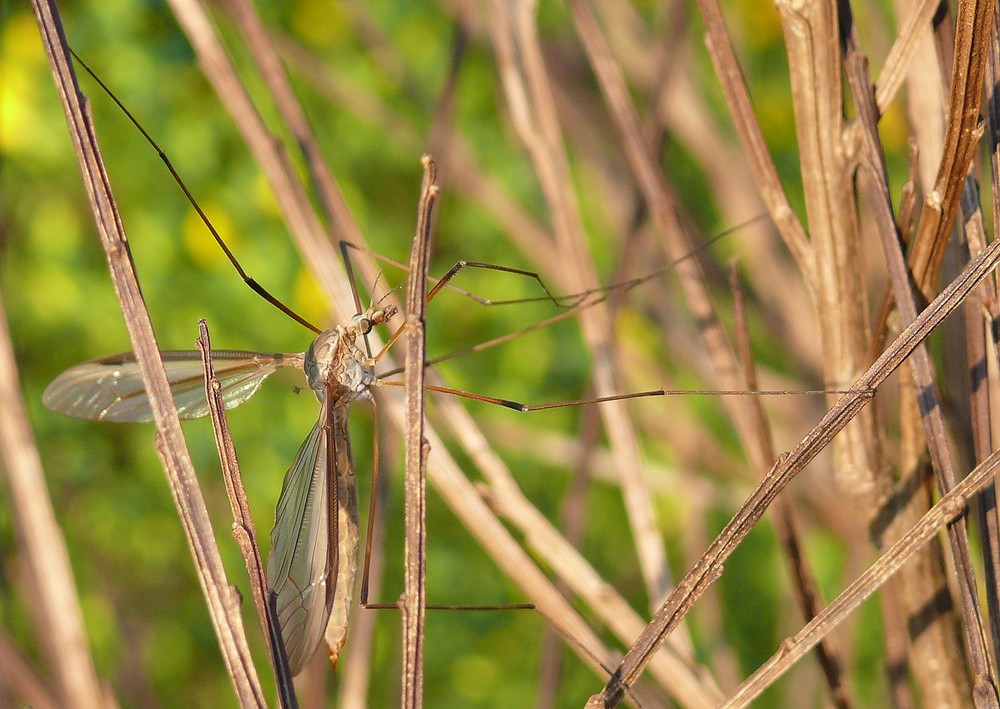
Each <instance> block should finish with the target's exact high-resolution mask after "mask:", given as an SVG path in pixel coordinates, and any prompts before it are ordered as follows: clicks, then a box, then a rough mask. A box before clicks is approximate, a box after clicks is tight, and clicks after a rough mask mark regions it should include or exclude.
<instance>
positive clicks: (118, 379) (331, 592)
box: [43, 305, 396, 674]
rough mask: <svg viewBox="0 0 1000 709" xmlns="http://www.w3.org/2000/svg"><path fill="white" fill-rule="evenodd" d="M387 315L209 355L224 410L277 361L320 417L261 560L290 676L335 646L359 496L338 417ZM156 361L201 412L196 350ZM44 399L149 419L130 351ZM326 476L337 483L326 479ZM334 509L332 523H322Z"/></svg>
mask: <svg viewBox="0 0 1000 709" xmlns="http://www.w3.org/2000/svg"><path fill="white" fill-rule="evenodd" d="M395 314H396V308H395V306H392V305H386V306H384V307H379V306H373V307H370V308H368V309H367V310H366V311H365V312H363V313H359V314H358V315H355V316H354V318H352V319H351V321H350V322H349V323H347V324H346V325H339V326H337V327H334V328H331V329H329V330H326V331H324V332H322V333H320V334H319V335H318V336H317V337H316V339H315V340H313V343H312V345H310V347H309V349H308V351H307V352H305V354H262V353H256V352H242V351H218V352H214V353H213V362H214V365H215V368H216V374H217V377H218V379H219V381H220V383H221V385H222V393H223V398H224V400H225V402H226V407H227V408H232V407H234V406H238V405H239V404H242V403H243V402H244V401H246V400H247V399H249V398H250V397H251V396H252V395H253V394H254V393H255V392H256V391H257V389H258V388H259V387H260V385H261V383H262V382H263V381H264V379H265V378H267V376H268V375H270V374H271V373H273V372H274V371H275V370H277V369H278V368H280V367H300V368H302V369H303V371H304V373H305V375H306V381H307V382H308V384H309V387H310V388H311V389H312V390H313V391H314V392H315V394H316V397H317V398H318V399H319V401H320V403H321V410H320V415H319V419H318V420H317V422H316V424H315V425H314V426H313V428H312V431H310V433H309V435H308V436H307V437H306V439H305V441H303V443H302V445H301V447H300V448H299V450H298V452H297V453H296V454H295V459H294V461H293V463H292V465H291V467H290V468H289V469H288V472H287V473H286V474H285V480H284V483H283V485H282V490H281V496H280V498H279V500H278V506H277V511H276V514H275V522H274V529H273V531H272V532H271V545H272V548H271V555H270V557H269V558H268V564H267V579H268V585H269V587H270V590H271V599H270V600H271V601H272V602H273V604H274V607H275V608H276V612H277V617H278V620H279V624H280V627H281V631H282V637H283V639H284V648H285V653H286V656H287V658H288V663H289V667H290V668H291V671H292V674H297V673H298V672H299V671H300V670H301V669H302V667H303V666H304V664H305V662H306V661H307V660H308V659H309V658H310V657H311V656H312V653H313V651H315V649H316V647H317V646H318V645H319V643H320V641H321V640H322V638H323V636H324V633H326V635H327V640H328V643H329V645H330V656H331V658H332V659H333V660H334V661H336V658H337V656H338V655H339V653H340V650H341V648H342V647H343V644H344V639H345V637H346V632H347V612H348V608H349V606H350V603H351V593H352V589H353V585H354V575H355V569H356V567H357V559H356V555H357V544H358V500H357V489H356V486H355V480H354V464H353V461H352V458H351V447H350V440H349V437H348V433H347V413H348V408H349V407H350V405H351V403H353V402H354V401H357V400H366V399H370V398H371V392H370V391H369V388H370V387H371V386H372V385H373V384H374V382H375V379H376V377H375V372H374V364H375V361H374V358H372V357H369V356H368V355H367V354H366V353H365V352H364V351H363V350H362V349H361V348H359V347H358V344H357V341H358V339H359V338H360V337H363V336H364V335H367V334H368V333H369V332H371V330H372V328H373V327H375V326H376V325H379V324H381V323H384V322H388V321H389V320H390V319H391V318H392V317H393V316H394V315H395ZM163 360H164V366H165V368H166V371H167V376H168V379H169V381H170V384H171V391H172V392H173V395H174V402H175V405H176V406H177V412H178V414H179V415H180V416H181V418H197V417H200V416H205V415H207V414H208V404H207V402H206V400H205V390H204V382H203V375H202V367H201V358H200V354H199V353H198V352H194V351H191V352H164V353H163ZM43 400H44V402H45V404H46V405H47V406H48V407H49V408H51V409H52V410H54V411H57V412H59V413H61V414H66V415H67V416H74V417H77V418H84V419H92V420H97V421H119V422H129V421H132V422H148V421H152V411H151V409H150V404H149V398H148V396H147V394H146V391H145V389H144V387H143V384H142V380H141V378H140V376H139V367H138V365H137V364H136V361H135V356H134V355H132V354H123V355H116V356H113V357H106V358H104V359H98V360H93V361H90V362H84V363H83V364H79V365H77V366H75V367H73V368H72V369H69V370H68V371H66V372H64V373H63V374H61V375H59V377H57V378H56V379H55V381H53V382H52V384H50V385H49V387H48V388H47V389H46V390H45V394H44V397H43ZM331 480H336V481H337V484H336V485H331V484H330V481H331ZM334 507H336V508H337V509H338V519H337V521H336V522H330V523H328V520H329V518H330V515H329V510H330V509H332V508H334ZM338 540H339V544H338ZM338 546H339V549H338ZM338 557H339V560H338ZM331 616H332V622H330V623H329V630H327V628H328V623H327V621H328V619H331Z"/></svg>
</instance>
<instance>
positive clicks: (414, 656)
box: [373, 155, 438, 709]
mask: <svg viewBox="0 0 1000 709" xmlns="http://www.w3.org/2000/svg"><path fill="white" fill-rule="evenodd" d="M422 162H423V166H424V181H423V185H422V186H421V188H420V205H419V207H418V211H417V233H416V235H415V236H414V238H413V249H412V252H411V254H410V277H409V280H408V281H407V284H406V359H405V364H406V376H405V380H404V381H405V391H406V419H405V420H406V478H405V485H404V488H405V495H406V503H405V510H406V541H405V546H404V552H403V558H404V564H405V566H406V576H405V579H404V585H403V597H402V599H400V610H401V611H402V615H403V641H402V645H403V677H402V705H403V707H404V709H420V707H421V706H423V701H424V691H423V688H424V615H425V613H426V610H427V608H426V606H427V589H426V581H427V454H428V447H427V446H428V444H427V439H426V438H425V437H424V394H425V390H424V379H425V376H424V368H425V366H426V365H425V361H426V359H427V357H426V347H427V336H426V332H425V329H424V328H425V313H426V309H427V295H426V293H427V269H428V268H429V266H430V251H431V227H432V219H433V215H434V203H435V202H436V201H437V196H438V185H437V170H436V168H435V166H434V161H433V160H432V159H431V158H430V156H428V155H424V156H423V158H422ZM373 494H374V492H373Z"/></svg>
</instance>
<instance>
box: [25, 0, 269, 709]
mask: <svg viewBox="0 0 1000 709" xmlns="http://www.w3.org/2000/svg"><path fill="white" fill-rule="evenodd" d="M33 7H34V9H35V13H36V16H37V18H38V22H39V27H40V29H41V34H42V43H43V45H44V46H45V50H46V53H47V54H48V56H49V60H50V62H51V64H52V72H53V76H54V78H55V83H56V88H57V89H58V92H59V97H60V100H61V101H62V104H63V109H64V111H65V113H66V120H67V123H68V125H69V130H70V136H71V138H72V140H73V145H74V147H75V149H76V152H77V157H78V160H79V163H80V172H81V174H82V176H83V182H84V186H85V188H86V190H87V196H88V198H89V200H90V204H91V209H92V210H93V212H94V218H95V222H96V224H97V229H98V232H99V234H100V237H101V244H102V246H103V247H104V250H105V253H106V255H107V260H108V267H109V270H110V272H111V280H112V283H113V284H114V288H115V293H116V295H117V296H118V300H119V302H120V304H121V307H122V313H123V315H124V316H125V324H126V327H127V328H128V332H129V337H130V339H131V340H132V347H133V350H134V352H135V355H136V360H137V361H138V363H139V368H140V371H141V373H142V379H143V384H144V386H145V388H146V391H147V392H148V394H149V400H150V408H151V409H152V413H153V418H154V421H155V422H156V448H157V452H158V453H159V454H160V456H161V459H162V462H163V465H164V469H165V471H166V474H167V480H168V482H169V484H170V489H171V492H172V493H173V496H174V502H175V504H176V505H177V510H178V513H179V515H180V518H181V523H182V525H183V527H184V532H185V534H186V536H187V539H188V543H189V545H190V546H191V553H192V556H193V557H194V561H195V569H196V571H197V574H198V580H199V582H200V583H201V586H202V592H203V593H204V595H205V599H206V604H207V606H208V612H209V616H210V617H211V619H212V624H213V626H214V628H215V632H216V636H217V637H218V640H219V646H220V648H221V649H222V654H223V658H224V660H225V662H226V666H227V669H228V671H229V674H230V676H231V678H232V680H233V685H234V687H235V689H236V695H237V697H238V698H239V701H240V703H241V705H242V706H260V707H262V706H265V702H264V698H263V694H262V692H261V689H260V682H259V681H258V679H257V675H256V671H255V669H254V667H253V662H252V660H251V658H250V651H249V648H248V647H247V643H246V636H245V634H244V631H243V625H242V620H241V618H240V613H239V605H238V601H237V599H236V597H235V594H234V593H233V591H232V589H231V588H230V587H229V583H228V581H227V580H226V575H225V571H224V569H223V567H222V560H221V559H220V558H219V551H218V548H217V547H216V545H215V536H214V534H213V533H212V527H211V523H210V521H209V518H208V512H207V510H206V509H205V502H204V499H203V498H202V495H201V489H200V488H199V486H198V479H197V476H196V475H195V473H194V467H193V466H192V464H191V459H190V455H189V454H188V451H187V447H186V445H185V443H184V437H183V435H182V433H181V428H180V421H179V420H178V418H177V411H176V410H175V408H174V404H173V399H172V397H171V395H170V387H169V385H168V383H167V377H166V374H165V373H164V371H163V363H162V361H161V359H160V354H159V350H158V348H157V344H156V338H155V336H154V334H153V328H152V325H151V324H150V322H149V315H148V313H147V312H146V308H145V303H144V302H143V299H142V293H141V292H140V290H139V285H138V283H137V281H136V276H135V270H134V268H133V265H132V260H131V255H130V253H129V249H128V241H127V239H126V236H125V231H124V228H123V227H122V224H121V219H120V218H119V216H118V211H117V208H116V207H115V204H114V199H113V197H112V194H111V186H110V181H109V179H108V176H107V173H106V171H105V169H104V163H103V161H102V160H101V157H100V152H99V148H98V145H97V138H96V134H95V133H94V130H93V125H92V122H91V120H90V116H89V114H88V113H87V112H86V111H85V109H84V106H83V99H82V96H81V94H80V90H79V87H78V86H77V83H76V76H75V74H74V73H73V69H72V66H71V64H70V60H69V52H68V51H67V49H66V42H65V39H64V37H63V34H62V28H61V24H60V22H59V19H58V11H57V9H56V7H55V4H54V3H52V2H45V1H44V0H36V2H33Z"/></svg>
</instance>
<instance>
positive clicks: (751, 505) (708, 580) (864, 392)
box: [601, 241, 1000, 707]
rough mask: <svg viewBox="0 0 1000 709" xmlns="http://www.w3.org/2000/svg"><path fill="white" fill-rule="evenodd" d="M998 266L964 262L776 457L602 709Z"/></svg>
mask: <svg viewBox="0 0 1000 709" xmlns="http://www.w3.org/2000/svg"><path fill="white" fill-rule="evenodd" d="M998 263H1000V241H997V242H994V243H993V244H991V245H990V247H989V248H988V249H987V250H986V251H984V252H983V253H982V254H980V256H979V257H978V258H976V259H975V260H973V261H972V262H971V263H969V264H968V265H967V266H966V267H965V268H964V269H963V270H962V272H961V273H960V274H959V275H958V276H957V277H956V278H955V280H953V281H952V282H951V283H950V284H949V285H948V287H947V288H945V289H944V290H943V291H942V292H941V295H939V296H938V297H937V298H935V299H934V301H933V302H931V304H930V305H928V306H927V308H925V309H924V311H923V312H922V313H921V314H920V316H919V317H917V318H916V319H915V320H914V321H913V322H912V323H910V325H909V326H907V327H906V329H904V330H903V331H902V332H901V333H900V334H899V335H898V336H897V337H896V339H895V340H893V342H892V343H891V344H890V345H889V347H888V348H887V349H886V351H885V352H883V353H882V355H881V356H880V357H879V358H878V360H877V361H876V362H875V363H874V364H872V366H871V367H869V368H868V370H867V371H865V373H864V374H862V375H861V377H859V378H858V379H857V380H856V381H855V382H854V384H853V385H852V387H851V389H852V390H853V391H854V393H852V394H845V395H843V396H842V397H841V398H840V399H838V401H837V402H836V403H835V404H834V406H833V407H832V408H831V409H830V410H829V411H828V412H827V413H826V415H825V416H824V417H823V419H822V420H821V421H820V422H819V423H818V424H816V426H814V427H813V429H812V430H811V431H810V432H809V433H808V434H807V435H806V436H805V437H804V438H803V439H802V440H801V441H800V442H799V444H798V446H796V448H795V449H794V450H793V451H792V452H791V453H789V454H786V455H783V456H780V457H779V459H778V460H777V462H776V463H775V465H774V467H773V468H772V470H771V472H770V473H769V474H768V475H767V477H766V478H765V479H764V480H763V481H762V482H761V483H760V485H759V486H758V487H757V489H756V490H754V492H753V493H752V494H751V496H750V497H749V498H748V499H747V501H746V502H745V503H744V505H743V506H742V507H741V508H740V509H739V510H738V511H737V513H736V514H735V515H734V516H733V518H732V519H731V520H730V522H729V523H728V524H727V525H726V527H725V528H724V529H723V530H722V532H721V533H720V534H719V536H718V537H717V538H716V539H715V541H714V542H712V544H711V545H710V546H709V548H708V550H707V551H706V552H705V554H704V555H703V556H702V558H701V560H700V561H699V562H698V563H697V564H696V565H695V566H694V568H692V569H691V570H690V571H689V572H688V573H687V574H686V575H685V576H684V578H683V579H682V580H681V581H680V582H679V583H678V585H677V588H676V589H675V590H674V592H673V593H672V594H671V595H670V596H669V597H668V598H667V600H666V601H665V602H664V604H663V605H662V606H661V607H660V609H659V610H658V611H657V612H656V614H655V615H654V617H653V619H652V621H651V622H650V624H649V625H648V626H647V627H646V630H645V631H643V634H642V636H640V637H639V638H638V639H637V640H636V642H635V644H634V645H633V646H632V648H631V649H630V650H629V652H628V654H627V655H626V656H625V659H624V660H623V661H622V664H621V665H620V666H619V668H618V670H616V672H615V676H614V677H613V678H612V680H611V682H609V683H608V685H607V686H606V687H605V689H604V692H603V693H602V695H601V701H603V702H604V706H607V707H613V706H616V705H617V703H618V702H619V701H620V700H621V697H622V694H623V692H624V690H625V688H626V687H627V686H628V685H630V684H631V683H632V682H634V681H635V679H636V678H637V677H638V676H639V674H640V673H641V672H642V670H643V668H644V667H645V665H646V663H647V661H648V659H649V657H650V656H651V654H652V653H653V652H654V651H655V650H656V649H657V648H658V647H659V646H660V644H661V643H662V642H663V641H664V639H665V638H666V637H667V636H668V635H669V634H670V632H671V630H672V629H673V628H674V627H675V626H676V625H677V624H678V623H679V622H680V620H681V619H682V618H683V616H684V615H685V614H686V613H687V611H688V610H690V608H691V607H692V606H693V604H694V602H695V601H696V600H697V598H698V597H699V596H700V595H701V594H702V593H704V591H705V589H706V588H707V587H708V586H709V585H711V584H712V583H713V582H714V581H715V580H716V579H717V578H718V577H719V575H720V574H721V573H722V569H723V565H724V563H725V561H726V559H728V558H729V555H730V554H731V553H732V552H733V550H734V549H735V548H736V547H737V546H738V545H739V543H740V542H741V541H742V540H743V539H744V538H745V537H746V535H747V534H748V533H749V531H750V529H751V528H752V527H753V525H754V524H755V523H756V522H757V521H758V520H759V519H760V518H761V517H762V516H763V514H764V512H765V511H766V509H767V507H768V505H769V504H770V503H771V501H772V500H773V499H774V498H775V496H777V494H778V493H779V492H780V491H781V490H782V489H784V487H785V486H786V485H787V484H788V482H790V481H791V479H792V478H794V477H795V476H796V475H797V474H798V473H799V472H800V471H801V470H802V469H803V468H804V467H805V465H807V464H808V463H809V462H810V461H812V460H813V459H814V458H815V457H816V456H817V455H818V454H819V452H820V451H821V450H822V449H823V448H825V447H826V445H827V444H828V443H829V442H830V441H831V440H832V439H833V438H834V437H835V436H836V435H837V434H838V433H839V432H840V431H842V430H843V429H844V427H845V426H846V425H847V424H848V423H849V422H850V421H851V420H852V419H853V418H854V417H855V416H857V414H858V412H859V411H861V410H862V409H863V408H864V407H865V405H866V404H867V403H868V402H869V401H870V400H871V398H872V396H873V392H874V390H875V389H876V388H877V387H878V386H879V385H881V384H882V383H883V382H884V381H885V380H886V379H887V378H888V377H889V375H890V374H891V373H892V372H894V371H895V370H896V369H898V368H899V366H900V365H901V364H902V363H903V362H904V361H906V359H907V357H909V355H910V354H911V353H912V352H913V350H914V349H916V347H917V346H918V345H919V344H920V343H921V342H923V341H924V340H925V339H926V338H927V336H928V335H930V333H931V332H933V331H934V330H935V329H936V328H937V326H938V325H940V324H941V322H942V321H943V320H944V319H945V318H946V317H947V316H948V315H949V314H951V313H952V312H953V311H954V310H955V309H956V308H957V307H958V306H959V305H961V303H962V301H963V300H964V299H965V297H966V296H967V295H968V294H969V293H970V292H972V290H973V289H974V288H975V287H976V286H977V285H978V284H979V282H980V281H982V279H983V278H985V277H986V276H987V275H988V274H989V273H990V272H991V271H992V270H993V269H994V268H996V266H997V264H998Z"/></svg>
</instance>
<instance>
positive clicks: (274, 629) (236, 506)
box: [197, 319, 298, 709]
mask: <svg viewBox="0 0 1000 709" xmlns="http://www.w3.org/2000/svg"><path fill="white" fill-rule="evenodd" d="M197 345H198V350H199V351H200V352H201V362H202V366H203V367H204V369H205V399H206V401H208V410H209V414H210V415H211V419H212V432H213V433H214V434H215V447H216V449H217V450H218V451H219V463H220V465H221V466H222V479H223V480H224V481H225V484H226V495H227V496H228V497H229V507H230V509H231V510H232V512H233V530H232V531H233V537H234V538H235V539H236V543H237V544H238V545H239V547H240V553H241V554H242V555H243V563H244V564H246V567H247V578H248V579H249V581H250V595H251V596H252V597H253V602H254V607H255V608H256V609H257V617H258V618H259V619H260V625H261V630H262V631H263V632H264V640H265V642H266V644H267V653H268V656H269V657H270V658H271V669H272V670H273V671H274V679H275V682H276V683H277V686H278V701H279V702H280V706H282V707H285V708H286V709H296V708H297V707H298V700H297V699H296V697H295V687H294V686H293V685H292V673H291V670H290V669H289V667H288V658H287V657H286V656H285V644H284V642H282V639H281V626H280V624H279V622H278V618H277V616H276V614H275V613H274V606H273V604H271V603H268V600H267V599H268V589H267V575H266V574H265V572H264V561H263V559H262V558H261V555H260V545H259V544H258V543H257V530H256V528H255V527H254V523H253V516H252V515H251V513H250V505H249V503H248V502H247V496H246V490H245V489H244V488H243V474H242V473H241V472H240V463H239V460H238V459H237V457H236V447H235V446H234V445H233V439H232V437H231V436H230V434H229V420H228V418H227V417H226V405H225V401H224V399H223V397H222V386H221V385H220V384H219V380H218V379H217V378H216V376H215V368H214V366H213V365H212V341H211V338H210V337H209V333H208V323H206V322H205V320H204V319H202V320H199V321H198V340H197Z"/></svg>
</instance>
